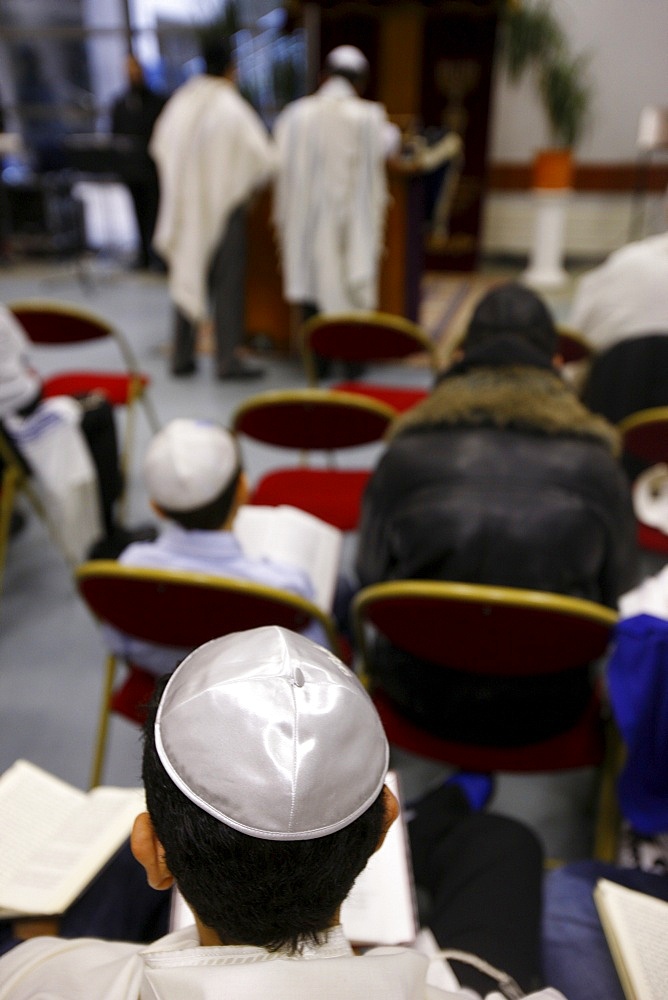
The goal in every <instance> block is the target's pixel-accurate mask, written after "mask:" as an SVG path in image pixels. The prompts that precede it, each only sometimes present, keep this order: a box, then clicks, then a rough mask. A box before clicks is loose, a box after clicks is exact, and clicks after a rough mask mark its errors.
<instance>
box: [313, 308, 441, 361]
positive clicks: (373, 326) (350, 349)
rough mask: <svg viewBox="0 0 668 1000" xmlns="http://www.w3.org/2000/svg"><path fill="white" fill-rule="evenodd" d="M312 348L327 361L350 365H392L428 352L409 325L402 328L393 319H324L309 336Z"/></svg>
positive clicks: (417, 333) (417, 334)
mask: <svg viewBox="0 0 668 1000" xmlns="http://www.w3.org/2000/svg"><path fill="white" fill-rule="evenodd" d="M308 339H309V343H310V347H311V350H312V351H315V353H316V354H320V355H322V356H323V357H326V358H343V359H344V360H348V361H390V360H392V359H397V360H399V359H400V358H406V357H408V356H409V355H411V354H417V353H418V352H420V351H424V350H425V349H427V346H428V345H426V344H425V343H424V342H423V341H422V338H421V337H420V335H419V332H418V331H413V330H412V329H411V328H410V327H408V325H406V327H405V328H402V327H401V326H400V325H398V324H396V323H393V322H392V319H391V318H390V320H388V321H387V322H383V321H382V320H380V319H371V318H369V319H366V320H365V319H364V318H363V317H359V318H341V319H336V318H335V317H333V318H331V319H329V318H324V319H323V320H321V321H320V322H319V324H318V325H314V327H313V329H311V331H310V333H309V335H308Z"/></svg>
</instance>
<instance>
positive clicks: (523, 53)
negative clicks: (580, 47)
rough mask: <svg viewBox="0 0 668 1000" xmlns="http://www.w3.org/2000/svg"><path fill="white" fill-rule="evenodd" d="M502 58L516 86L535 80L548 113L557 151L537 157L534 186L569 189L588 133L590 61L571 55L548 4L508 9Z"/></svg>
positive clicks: (504, 27) (524, 5)
mask: <svg viewBox="0 0 668 1000" xmlns="http://www.w3.org/2000/svg"><path fill="white" fill-rule="evenodd" d="M501 56H502V59H503V60H504V64H505V67H506V69H507V72H508V75H509V77H510V79H511V80H512V81H514V82H516V81H519V80H520V79H521V78H522V77H523V76H524V75H525V74H526V73H530V74H531V76H532V78H533V80H534V83H535V86H536V93H537V95H538V97H539V99H540V101H541V103H542V106H543V109H544V111H545V117H546V122H547V126H548V130H549V134H550V138H551V141H552V144H553V148H550V149H546V150H539V151H538V153H537V154H536V158H535V160H534V171H533V186H534V187H539V188H563V187H570V184H571V180H572V174H573V153H572V151H573V149H574V148H575V147H576V146H577V144H578V143H579V142H580V141H581V139H582V137H583V135H584V133H585V131H586V129H587V125H588V123H589V117H590V112H591V99H592V95H591V88H590V85H589V81H588V77H587V68H588V64H589V57H588V56H587V55H585V54H580V55H573V54H572V53H571V51H570V48H569V43H568V39H567V38H566V35H565V34H564V31H563V29H562V27H561V25H560V24H559V22H558V21H557V20H556V18H555V17H554V14H553V13H552V10H551V9H550V5H549V2H548V0H539V2H538V3H535V4H531V5H528V4H526V3H515V4H513V5H512V6H510V7H509V9H508V10H507V12H506V14H505V17H504V18H503V33H502V48H501Z"/></svg>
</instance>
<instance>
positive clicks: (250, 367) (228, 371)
mask: <svg viewBox="0 0 668 1000" xmlns="http://www.w3.org/2000/svg"><path fill="white" fill-rule="evenodd" d="M263 375H264V368H262V366H261V365H255V364H251V362H250V361H241V360H240V359H239V358H233V359H232V361H230V363H229V365H227V366H226V367H225V368H219V369H218V378H219V379H233V378H237V379H250V378H262V376H263Z"/></svg>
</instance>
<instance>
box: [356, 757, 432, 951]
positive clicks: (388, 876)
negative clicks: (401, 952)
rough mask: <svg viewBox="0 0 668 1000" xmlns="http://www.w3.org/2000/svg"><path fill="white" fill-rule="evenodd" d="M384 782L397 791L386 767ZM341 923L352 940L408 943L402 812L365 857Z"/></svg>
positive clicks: (413, 921) (409, 880)
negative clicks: (384, 835) (367, 860)
mask: <svg viewBox="0 0 668 1000" xmlns="http://www.w3.org/2000/svg"><path fill="white" fill-rule="evenodd" d="M385 783H386V784H387V785H388V786H389V788H390V789H391V791H393V792H394V794H395V795H396V797H397V799H399V801H401V797H400V795H399V782H398V779H397V775H396V773H395V772H394V771H389V772H388V774H387V777H386V778H385ZM341 924H342V926H343V931H344V933H345V935H346V937H347V938H348V940H349V941H352V942H353V944H373V945H378V944H386V945H394V944H410V943H411V942H412V941H414V940H415V937H416V935H417V931H418V923H417V906H416V902H415V886H414V884H413V869H412V867H411V858H410V849H409V844H408V833H407V831H406V822H405V817H404V815H403V813H401V812H400V814H399V816H398V817H397V819H396V820H395V822H394V823H393V824H392V826H391V827H390V829H389V830H388V832H387V836H386V837H385V840H384V842H383V846H382V847H381V849H380V850H379V851H376V853H375V854H372V855H371V857H370V858H369V862H368V864H367V866H366V868H365V869H364V871H363V872H362V873H361V874H360V875H359V876H358V878H357V881H356V882H355V884H354V886H353V888H352V891H351V892H350V894H349V896H348V898H347V899H346V900H345V901H344V903H343V906H342V907H341Z"/></svg>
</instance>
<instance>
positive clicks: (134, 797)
mask: <svg viewBox="0 0 668 1000" xmlns="http://www.w3.org/2000/svg"><path fill="white" fill-rule="evenodd" d="M143 808H144V795H143V791H142V790H141V789H127V788H96V789H94V790H93V791H91V792H88V793H85V792H82V791H80V790H79V789H77V788H74V787H72V786H70V785H67V784H66V783H65V782H63V781H60V779H58V778H55V777H54V776H52V775H50V774H48V773H47V772H46V771H43V770H42V769H41V768H37V767H35V766H34V765H32V764H30V763H28V762H27V761H17V762H16V764H14V765H13V766H12V767H11V768H9V770H8V771H6V772H5V774H4V775H3V776H2V778H0V816H1V817H2V823H1V824H0V916H2V917H6V916H9V915H12V916H16V915H25V914H55V913H61V912H62V911H63V910H64V909H66V908H67V906H69V905H70V903H71V902H73V901H74V899H76V898H77V896H78V895H80V893H81V892H82V891H83V890H84V889H85V888H86V886H87V885H88V883H89V882H90V881H92V879H93V878H94V877H95V875H96V874H97V873H98V871H99V870H100V869H101V868H102V866H103V865H104V864H105V863H106V862H107V861H108V860H109V858H111V856H112V855H113V854H114V852H115V851H116V850H117V849H118V848H119V847H120V846H121V844H122V843H123V841H124V840H125V839H126V838H127V837H128V836H129V833H130V830H131V828H132V823H133V821H134V818H135V816H136V815H137V814H138V813H139V812H141V811H142V809H143Z"/></svg>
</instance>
